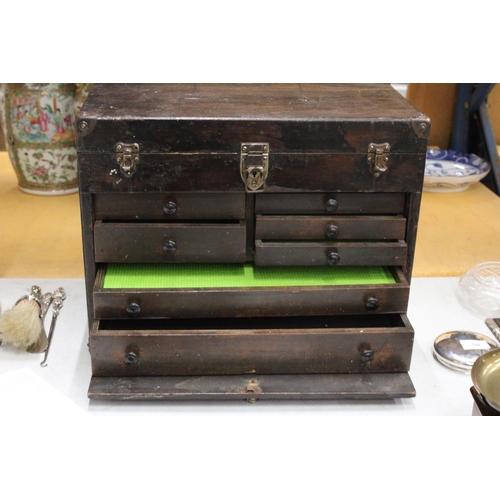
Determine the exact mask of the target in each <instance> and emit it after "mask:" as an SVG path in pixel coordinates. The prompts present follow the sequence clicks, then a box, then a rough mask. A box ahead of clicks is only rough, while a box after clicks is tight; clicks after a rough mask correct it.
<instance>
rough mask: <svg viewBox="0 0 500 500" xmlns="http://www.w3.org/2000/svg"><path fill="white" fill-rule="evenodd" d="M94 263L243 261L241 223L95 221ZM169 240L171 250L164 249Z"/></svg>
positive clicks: (243, 230)
mask: <svg viewBox="0 0 500 500" xmlns="http://www.w3.org/2000/svg"><path fill="white" fill-rule="evenodd" d="M94 238H95V261H96V262H245V261H246V228H245V224H244V222H237V223H232V224H217V223H213V224H212V223H211V224H208V223H196V224H195V223H193V224H187V223H186V224H183V223H159V222H158V223H141V224H139V223H129V222H102V221H97V222H96V224H95V226H94ZM169 243H173V244H174V245H175V249H173V248H172V249H170V250H165V248H164V247H165V245H167V244H169Z"/></svg>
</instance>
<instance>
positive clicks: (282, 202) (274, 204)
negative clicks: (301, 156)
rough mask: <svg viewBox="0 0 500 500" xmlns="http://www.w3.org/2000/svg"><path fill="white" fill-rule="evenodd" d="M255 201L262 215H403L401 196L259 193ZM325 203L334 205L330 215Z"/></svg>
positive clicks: (381, 194) (258, 211) (400, 194)
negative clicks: (333, 203) (334, 203)
mask: <svg viewBox="0 0 500 500" xmlns="http://www.w3.org/2000/svg"><path fill="white" fill-rule="evenodd" d="M255 198H256V199H255V212H256V213H257V214H263V215H267V214H269V215H307V214H311V215H315V214H325V215H326V214H330V215H332V214H333V213H334V214H335V215H341V214H354V215H357V214H378V215H382V214H402V213H404V212H405V195H404V193H336V192H326V193H314V194H311V193H302V192H297V193H280V194H274V193H273V194H268V193H259V194H257V195H256V197H255ZM329 200H334V201H335V202H336V203H337V207H336V209H335V210H334V212H329V211H328V210H327V203H328V201H329Z"/></svg>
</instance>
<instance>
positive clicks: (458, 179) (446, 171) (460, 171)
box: [424, 148, 491, 193]
mask: <svg viewBox="0 0 500 500" xmlns="http://www.w3.org/2000/svg"><path fill="white" fill-rule="evenodd" d="M490 169H491V167H490V164H489V163H488V162H487V161H485V160H483V159H482V158H479V156H476V155H474V154H465V153H459V152H458V151H452V150H450V149H433V148H429V149H428V150H427V158H426V161H425V176H424V191H429V192H431V193H456V192H458V191H465V190H466V189H467V188H468V187H469V186H470V185H471V184H474V183H476V182H479V181H480V180H481V179H482V178H484V177H486V176H487V175H488V172H489V171H490Z"/></svg>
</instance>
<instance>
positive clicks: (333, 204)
mask: <svg viewBox="0 0 500 500" xmlns="http://www.w3.org/2000/svg"><path fill="white" fill-rule="evenodd" d="M338 206H339V202H338V201H337V200H334V199H333V198H330V199H329V200H328V201H327V202H326V204H325V207H326V211H327V212H335V210H337V208H338Z"/></svg>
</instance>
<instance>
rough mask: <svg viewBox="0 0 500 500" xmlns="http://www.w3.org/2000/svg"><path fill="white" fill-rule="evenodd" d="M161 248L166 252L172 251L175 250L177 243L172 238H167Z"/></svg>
mask: <svg viewBox="0 0 500 500" xmlns="http://www.w3.org/2000/svg"><path fill="white" fill-rule="evenodd" d="M163 250H164V251H165V252H167V253H174V252H175V251H176V250H177V243H176V242H175V241H173V240H168V241H167V242H166V243H164V244H163Z"/></svg>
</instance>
